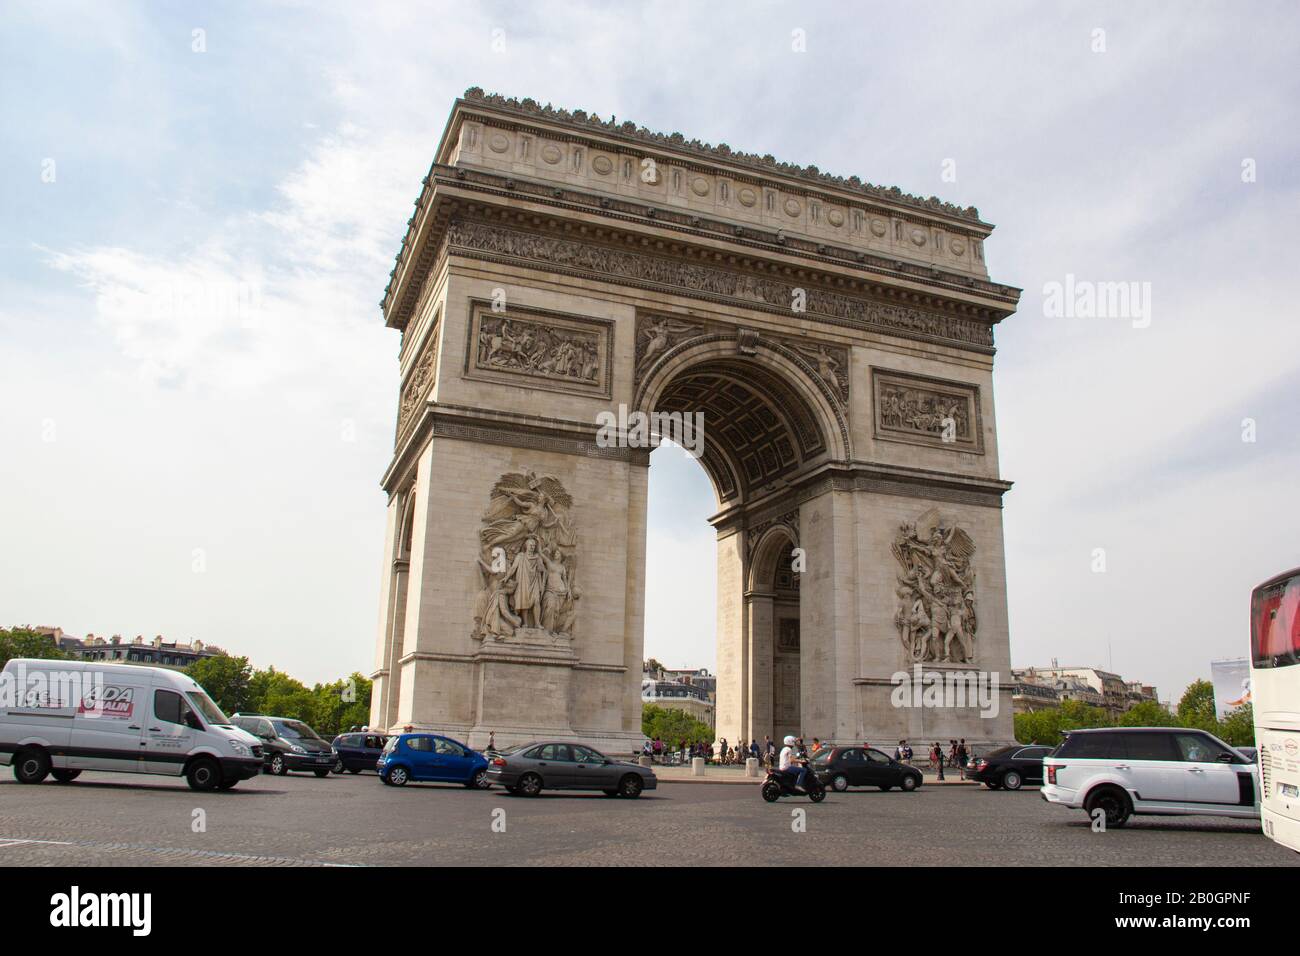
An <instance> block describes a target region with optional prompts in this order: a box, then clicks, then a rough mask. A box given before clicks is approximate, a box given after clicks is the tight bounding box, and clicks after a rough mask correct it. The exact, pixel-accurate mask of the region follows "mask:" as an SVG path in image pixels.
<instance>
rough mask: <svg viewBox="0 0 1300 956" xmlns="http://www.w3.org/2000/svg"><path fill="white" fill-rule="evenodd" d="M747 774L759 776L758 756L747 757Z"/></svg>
mask: <svg viewBox="0 0 1300 956" xmlns="http://www.w3.org/2000/svg"><path fill="white" fill-rule="evenodd" d="M745 776H746V777H757V776H758V758H757V757H746V758H745Z"/></svg>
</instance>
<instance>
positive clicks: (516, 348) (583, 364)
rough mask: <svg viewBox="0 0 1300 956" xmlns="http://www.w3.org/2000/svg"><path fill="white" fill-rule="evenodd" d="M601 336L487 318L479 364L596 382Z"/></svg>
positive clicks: (480, 336) (505, 318) (503, 317)
mask: <svg viewBox="0 0 1300 956" xmlns="http://www.w3.org/2000/svg"><path fill="white" fill-rule="evenodd" d="M598 347H599V337H598V336H597V335H595V334H594V333H586V332H570V331H562V330H560V329H556V328H552V327H550V326H547V325H542V324H541V323H540V322H530V321H527V320H525V319H511V318H510V317H509V316H506V315H501V316H499V317H493V318H485V319H484V320H483V323H482V325H481V326H480V327H479V333H478V366H479V368H495V369H509V370H512V371H519V372H525V373H527V374H529V375H542V376H547V377H551V378H560V379H569V380H573V381H578V382H588V383H591V384H595V382H596V374H597V372H599V370H600V354H599V352H598Z"/></svg>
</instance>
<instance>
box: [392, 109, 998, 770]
mask: <svg viewBox="0 0 1300 956" xmlns="http://www.w3.org/2000/svg"><path fill="white" fill-rule="evenodd" d="M991 231H992V227H991V226H989V225H987V224H986V223H984V222H982V221H980V219H979V216H978V214H977V212H976V211H975V210H974V209H959V208H956V207H954V206H951V205H948V204H946V203H941V202H940V201H938V200H936V199H918V198H915V197H912V196H908V195H905V194H903V193H901V192H900V191H898V190H896V189H886V188H882V187H877V186H872V185H869V184H864V183H862V182H860V181H859V180H858V179H857V178H856V177H855V178H852V179H840V178H838V177H833V176H830V175H826V174H823V173H820V172H818V171H817V170H816V169H814V168H806V169H805V168H800V167H794V166H790V165H787V164H782V163H778V162H776V161H774V160H772V159H771V157H758V156H753V155H749V154H743V153H738V152H735V151H732V150H731V149H730V148H728V147H727V146H708V145H705V144H702V143H700V142H698V141H695V140H687V139H684V138H683V137H682V136H681V135H680V134H672V135H664V134H659V133H653V132H650V131H648V130H646V129H643V128H638V127H636V126H634V125H633V124H631V123H618V122H615V121H614V120H612V119H611V120H601V119H599V118H598V117H596V116H591V115H588V114H586V113H584V112H582V111H574V112H569V111H565V110H559V109H553V108H551V107H550V106H540V105H538V104H537V103H535V102H533V101H531V100H522V101H517V100H508V99H505V98H502V97H499V96H494V95H485V94H484V93H483V92H482V91H480V90H477V89H475V90H470V91H468V92H467V93H466V95H465V97H464V98H463V99H460V100H457V101H456V104H455V107H454V108H453V110H452V114H451V117H450V119H449V120H448V123H447V128H446V131H445V132H444V134H443V137H442V141H441V144H440V145H439V147H438V151H437V155H436V158H435V160H434V163H433V166H432V168H431V169H430V170H429V174H428V176H426V177H425V179H424V181H423V188H422V189H421V191H420V195H419V198H418V199H417V200H416V203H415V211H414V214H413V215H412V217H411V220H410V223H409V228H408V230H407V233H406V236H405V238H404V239H403V241H402V247H401V250H400V252H399V254H398V257H397V263H396V266H395V267H394V270H393V274H392V276H391V278H390V281H389V284H388V287H387V289H386V291H385V294H384V299H383V309H384V315H385V317H386V320H387V323H388V325H389V326H390V327H392V328H395V329H398V330H399V331H400V332H401V352H400V366H401V386H400V397H399V407H398V414H397V428H396V435H395V444H394V454H393V459H392V463H391V464H390V466H389V468H388V470H387V472H386V473H385V475H384V477H383V486H384V488H385V490H386V491H387V493H388V499H389V505H388V523H387V538H386V543H385V552H384V566H383V567H384V572H383V587H382V607H381V613H380V623H379V640H378V651H377V660H376V667H375V672H374V680H375V686H374V693H373V703H372V721H371V722H372V724H373V725H375V726H378V727H384V728H389V729H398V728H406V727H411V728H428V729H437V730H440V731H444V732H447V733H451V734H454V735H459V736H460V737H461V738H463V739H468V741H469V742H470V743H471V744H472V745H475V746H478V745H482V744H483V743H485V742H486V738H487V734H488V732H489V731H495V733H496V739H497V742H498V744H505V743H509V742H512V741H518V740H520V739H522V738H533V737H543V736H545V737H550V736H557V737H572V738H581V739H583V740H586V741H589V742H591V743H593V744H596V745H598V746H603V747H606V748H609V749H611V750H616V751H624V750H627V749H630V748H631V747H632V746H634V745H637V744H639V743H640V740H641V736H640V714H641V700H640V683H641V662H642V657H643V622H644V609H645V603H644V602H645V595H644V587H645V580H644V572H645V547H646V488H647V472H648V465H649V451H650V450H649V448H647V447H645V446H644V444H643V443H641V442H636V441H629V440H626V439H627V438H628V437H629V435H628V433H627V432H621V431H620V432H619V435H620V437H621V439H624V440H620V441H615V442H611V441H609V440H600V437H601V436H600V435H598V430H599V426H598V422H600V421H601V420H602V415H603V416H604V417H605V418H606V419H608V418H609V417H610V416H611V415H619V414H621V415H622V417H621V418H620V419H619V421H622V422H625V421H627V420H628V416H629V415H630V414H631V413H635V412H645V413H652V412H658V413H661V414H663V415H671V414H672V413H683V414H685V415H693V414H694V413H697V412H702V413H703V421H704V424H705V427H704V430H703V443H702V448H701V455H700V461H701V463H702V464H703V466H704V468H705V469H706V470H707V472H708V474H709V476H710V478H711V480H712V483H713V487H714V490H715V493H716V495H717V505H718V507H717V513H716V514H715V516H714V517H713V518H712V519H710V520H711V522H712V524H713V525H714V527H715V528H716V530H717V571H718V581H717V586H718V606H717V614H716V621H715V622H714V626H715V628H716V640H717V649H718V665H717V672H718V700H717V710H716V714H717V733H718V735H719V736H725V737H727V738H728V739H730V740H739V739H753V738H756V737H757V738H761V737H762V736H764V735H765V734H773V735H781V734H784V733H787V732H794V731H801V732H802V733H804V734H805V735H806V736H809V737H811V736H813V735H816V736H820V737H822V738H824V739H825V738H830V739H835V740H862V739H867V740H871V741H873V742H883V741H887V740H896V739H898V738H900V737H909V738H913V739H916V740H918V741H920V740H925V741H929V740H931V739H942V740H947V739H949V738H952V737H965V738H966V739H967V740H968V741H979V742H990V741H997V740H1010V739H1011V737H1012V733H1011V707H1010V691H1009V688H1007V689H1004V690H1003V692H1002V695H1001V699H1000V704H1001V706H1000V708H998V709H997V715H996V716H989V709H988V708H987V707H985V709H984V710H983V711H982V712H981V711H980V710H979V708H978V707H977V705H976V702H975V700H974V699H973V695H972V699H970V700H968V701H967V702H966V703H965V704H964V705H961V706H941V707H935V706H911V705H909V706H900V703H908V704H914V703H916V702H919V700H920V698H919V697H917V698H915V700H914V699H913V698H912V697H911V696H910V695H909V696H908V697H907V699H906V700H903V699H902V698H900V696H899V695H898V694H897V693H896V683H897V681H896V676H895V675H897V674H898V673H900V672H906V673H908V674H912V675H915V674H917V673H923V674H926V675H933V674H937V675H940V676H941V677H944V676H946V677H948V678H949V679H950V684H951V683H952V680H951V679H952V678H961V679H962V680H963V681H965V683H964V684H963V686H967V687H969V686H970V682H969V680H968V679H969V678H973V677H976V676H978V675H981V674H983V675H987V674H990V673H997V674H999V675H1000V676H1001V677H1002V678H1003V679H1004V680H1005V679H1007V678H1009V676H1010V673H1009V664H1010V661H1009V652H1008V640H1007V611H1006V588H1005V578H1004V567H1003V545H1002V514H1001V506H1002V496H1003V494H1004V493H1005V492H1006V491H1007V490H1008V488H1010V484H1009V483H1008V482H1005V481H1003V480H1001V478H1000V477H999V474H998V457H997V443H996V432H995V427H994V414H993V389H992V366H993V353H994V349H993V336H992V327H993V325H994V324H996V323H997V322H998V321H1000V320H1001V319H1003V318H1005V317H1006V316H1008V315H1010V314H1011V313H1012V312H1013V311H1014V310H1015V307H1016V302H1017V299H1018V294H1019V293H1018V290H1016V289H1014V288H1011V287H1008V286H1004V285H999V284H996V283H994V282H991V281H990V280H989V279H988V277H987V269H986V267H985V263H984V241H985V239H986V238H987V237H988V235H989V234H990V233H991ZM605 438H606V439H608V435H606V436H605ZM706 627H707V625H706ZM703 629H704V628H702V630H703ZM705 639H707V637H706V636H705ZM916 665H920V670H919V671H918V670H916V669H915V668H916Z"/></svg>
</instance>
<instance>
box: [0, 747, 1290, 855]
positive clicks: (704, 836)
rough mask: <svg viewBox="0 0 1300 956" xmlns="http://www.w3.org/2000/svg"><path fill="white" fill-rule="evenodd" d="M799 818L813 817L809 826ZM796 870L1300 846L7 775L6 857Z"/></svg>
mask: <svg viewBox="0 0 1300 956" xmlns="http://www.w3.org/2000/svg"><path fill="white" fill-rule="evenodd" d="M795 810H802V811H806V817H805V823H806V829H805V830H804V832H795V830H794V828H793V826H792V824H793V823H795V822H796V821H795V817H794V816H793V815H792V811H795ZM196 811H201V812H196ZM199 823H202V825H203V828H202V829H201V830H200V829H199ZM494 823H495V824H496V829H494ZM502 823H504V832H497V831H499V830H500V829H501V825H502ZM797 863H814V864H815V863H823V864H826V863H829V864H856V865H873V866H887V865H918V866H923V865H953V864H957V865H977V866H978V865H996V864H1001V865H1029V866H1062V865H1065V866H1070V865H1085V866H1129V865H1141V866H1205V865H1215V866H1258V865H1271V866H1279V865H1280V866H1296V865H1300V855H1298V854H1295V853H1291V852H1290V851H1288V850H1284V849H1282V848H1280V847H1278V846H1276V845H1275V844H1273V843H1272V842H1271V841H1269V840H1266V839H1265V838H1264V837H1263V836H1262V835H1261V833H1260V829H1259V824H1258V823H1257V822H1256V823H1252V822H1250V821H1245V820H1216V819H1212V818H1209V817H1173V818H1159V817H1138V818H1135V819H1134V820H1133V821H1131V822H1130V823H1129V825H1128V826H1126V827H1124V828H1123V829H1120V830H1112V831H1111V832H1109V833H1100V834H1099V833H1093V832H1092V831H1091V829H1090V828H1089V826H1088V825H1087V820H1086V818H1085V817H1084V814H1083V813H1082V812H1081V811H1069V810H1065V809H1062V808H1060V807H1054V806H1049V805H1048V804H1046V803H1044V802H1043V801H1042V800H1041V799H1040V798H1039V796H1038V792H1037V790H1034V789H1026V790H1022V791H1020V792H1017V793H1009V792H1004V791H999V792H995V791H990V790H985V789H984V788H982V787H971V786H964V787H962V786H949V787H940V786H926V787H922V788H921V789H920V790H918V791H917V792H915V793H910V794H907V793H902V792H898V791H892V792H889V793H881V792H880V791H878V790H861V791H858V790H855V791H850V792H849V793H845V794H834V793H833V794H830V795H829V796H828V797H827V799H826V801H825V802H824V803H822V804H820V805H814V804H812V803H810V802H809V801H807V800H793V799H783V800H781V801H780V802H779V803H776V804H771V805H769V804H766V803H764V802H763V801H762V800H761V799H760V797H759V795H758V788H757V786H756V785H736V784H725V783H724V784H699V783H663V784H661V785H660V788H659V789H658V790H656V791H652V792H647V793H645V794H644V795H642V797H641V798H640V799H637V800H623V799H610V798H608V797H605V796H603V795H601V794H594V795H593V794H568V793H544V794H543V795H542V796H541V797H539V798H536V799H531V800H530V799H526V798H520V797H510V796H508V795H507V794H506V793H504V792H503V791H501V790H500V789H496V788H494V789H492V790H488V791H469V790H466V789H464V788H462V787H455V786H442V785H433V784H411V785H408V786H406V787H405V788H402V789H398V788H395V787H386V786H384V785H383V784H381V783H380V782H379V780H378V778H377V777H375V776H374V775H373V774H362V775H358V776H352V775H345V776H330V777H328V778H325V779H318V778H316V777H314V776H310V775H293V774H291V775H289V776H287V777H270V776H262V777H259V778H258V779H256V780H252V781H247V782H245V783H242V784H240V785H239V787H238V788H237V789H235V790H232V791H230V792H229V793H212V794H198V793H195V792H193V791H191V790H190V789H189V788H188V787H187V786H186V785H185V783H184V781H182V780H179V779H175V780H173V779H171V778H165V777H146V776H134V775H129V774H91V773H86V774H83V775H82V777H81V778H80V779H79V780H77V781H76V782H74V783H72V784H67V785H62V784H56V783H52V782H46V783H43V784H40V785H37V786H24V785H22V784H19V783H17V782H15V781H14V780H13V779H12V777H10V775H9V771H8V770H7V769H5V770H4V771H3V777H0V864H4V865H9V866H39V865H70V866H113V865H126V866H149V865H163V864H166V865H178V864H179V865H214V864H216V865H233V866H242V865H253V866H267V865H269V866H275V865H322V864H324V865H342V866H367V865H422V866H427V865H439V864H482V865H491V866H497V865H529V864H531V865H537V864H560V865H565V864H572V865H628V866H635V865H663V864H669V865H672V864H677V865H691V864H712V865H733V866H737V865H739V866H744V865H755V864H797Z"/></svg>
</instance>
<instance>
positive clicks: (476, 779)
mask: <svg viewBox="0 0 1300 956" xmlns="http://www.w3.org/2000/svg"><path fill="white" fill-rule="evenodd" d="M465 786H467V787H469V788H470V789H471V790H491V789H492V781H491V780H489V779H488V775H487V767H479V768H478V769H477V770H475V771H474V776H472V777H470V778H469V780H468V781H466V783H465Z"/></svg>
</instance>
